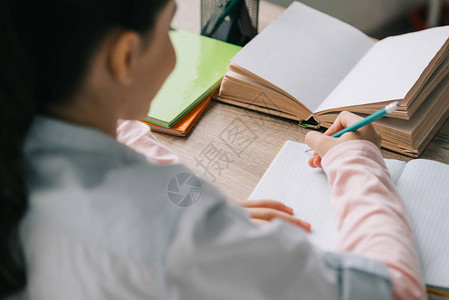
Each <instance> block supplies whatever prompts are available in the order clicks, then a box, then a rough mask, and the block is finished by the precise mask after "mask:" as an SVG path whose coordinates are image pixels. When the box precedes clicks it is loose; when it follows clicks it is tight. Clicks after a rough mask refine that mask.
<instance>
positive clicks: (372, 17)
mask: <svg viewBox="0 0 449 300" xmlns="http://www.w3.org/2000/svg"><path fill="white" fill-rule="evenodd" d="M200 2H201V0H177V4H178V11H177V13H176V16H175V19H174V22H173V26H174V27H177V24H179V23H180V20H184V22H183V23H184V24H186V23H187V24H189V27H188V28H186V26H183V27H184V29H185V30H188V31H191V32H194V33H199V32H200ZM292 2H293V0H260V6H259V32H260V31H261V30H262V29H263V28H265V27H266V26H267V25H268V24H269V23H270V22H271V21H272V20H274V19H275V18H276V17H277V16H279V15H280V14H281V13H282V12H283V10H284V8H285V7H287V6H288V5H290V3H292ZM300 2H302V3H304V4H306V5H309V6H311V7H313V8H315V9H318V10H320V11H322V12H325V13H327V14H329V15H331V16H334V17H336V18H338V19H340V20H342V21H344V22H347V23H349V24H351V25H353V26H355V27H356V28H358V29H360V30H362V31H363V32H364V33H366V34H368V35H370V36H372V37H375V38H378V39H382V38H384V37H387V36H390V35H396V34H402V33H406V32H411V31H415V30H419V29H424V28H425V27H426V26H428V25H429V23H430V25H432V26H435V25H443V24H445V25H449V0H301V1H300ZM187 21H188V22H187Z"/></svg>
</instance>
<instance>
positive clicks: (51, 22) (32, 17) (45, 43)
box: [0, 0, 168, 299]
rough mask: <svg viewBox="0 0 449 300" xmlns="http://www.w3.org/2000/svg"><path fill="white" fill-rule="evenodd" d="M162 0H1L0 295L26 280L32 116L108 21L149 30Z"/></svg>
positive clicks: (81, 68) (63, 88)
mask: <svg viewBox="0 0 449 300" xmlns="http://www.w3.org/2000/svg"><path fill="white" fill-rule="evenodd" d="M167 2H168V0H109V1H98V0H0V299H3V298H6V297H7V296H9V295H12V294H14V293H16V292H18V291H20V290H21V289H23V288H24V287H25V285H26V271H25V262H24V258H23V254H22V251H21V247H20V243H19V237H18V227H19V223H20V221H21V219H22V217H23V215H24V214H25V212H26V209H27V192H26V189H25V183H24V180H23V174H22V172H23V171H22V147H23V144H24V140H25V138H26V135H27V132H28V129H29V127H30V125H31V123H32V120H33V117H34V115H35V113H37V112H43V111H45V109H46V107H48V106H49V105H52V104H57V103H63V102H64V101H68V100H69V99H70V96H71V95H73V93H74V92H76V91H77V89H78V88H79V87H80V85H81V83H82V80H83V77H84V75H85V73H86V71H87V67H88V63H89V59H90V57H91V56H92V55H93V52H94V51H95V49H96V48H97V47H98V46H99V45H100V44H101V42H102V41H103V40H104V38H105V37H106V35H107V34H108V33H109V32H110V31H111V30H112V29H114V28H123V29H125V30H133V31H136V32H138V33H140V34H144V33H147V32H149V31H150V30H151V29H152V28H153V27H154V25H155V22H156V17H157V15H158V12H159V11H160V10H161V9H162V8H163V7H164V6H165V5H166V3H167Z"/></svg>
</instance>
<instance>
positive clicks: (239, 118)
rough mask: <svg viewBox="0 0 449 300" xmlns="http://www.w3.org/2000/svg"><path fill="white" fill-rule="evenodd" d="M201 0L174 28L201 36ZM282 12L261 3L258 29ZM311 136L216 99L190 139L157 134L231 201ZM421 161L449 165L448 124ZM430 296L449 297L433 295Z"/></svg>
mask: <svg viewBox="0 0 449 300" xmlns="http://www.w3.org/2000/svg"><path fill="white" fill-rule="evenodd" d="M199 2H200V1H199V0H189V1H178V12H177V13H176V16H175V19H174V22H173V26H174V27H177V28H182V29H185V30H188V31H191V32H195V33H198V32H199V31H200V25H199V20H200V16H199V10H200V3H199ZM283 10H284V9H283V8H281V7H279V6H276V5H274V4H271V3H268V2H264V1H262V2H261V6H260V17H259V18H260V22H259V27H260V28H264V27H265V26H266V25H267V24H269V23H270V22H271V21H272V20H273V19H274V18H276V17H277V16H278V15H280V14H281V13H282V12H283ZM448 100H449V99H448ZM307 132H308V130H307V129H304V128H301V127H299V126H298V125H297V124H296V123H295V122H292V121H288V120H285V119H280V118H276V117H272V116H268V115H265V114H261V113H257V112H254V111H248V110H244V109H242V108H238V107H234V106H231V105H226V104H223V103H219V102H215V101H213V102H212V103H211V104H210V106H209V107H208V108H207V110H206V111H205V113H204V115H203V116H202V117H201V119H200V120H199V122H198V123H197V124H196V125H195V127H194V128H192V131H191V132H190V134H189V135H188V136H187V137H175V136H169V135H165V134H158V133H155V135H157V138H158V139H159V140H160V141H161V142H162V143H163V144H165V145H166V146H168V147H169V148H170V149H172V150H173V151H174V152H175V153H176V154H178V155H179V157H180V158H181V159H182V161H183V162H184V163H185V164H186V165H187V166H188V167H189V168H191V169H192V170H194V171H195V172H197V173H198V174H202V175H203V177H205V178H207V179H209V180H210V181H212V182H214V183H215V184H216V185H217V186H218V187H219V188H221V189H222V190H223V192H225V193H226V194H227V195H228V196H229V197H230V198H234V199H247V198H248V196H249V195H250V193H251V191H252V190H253V189H254V187H255V186H256V184H257V182H258V181H259V179H260V178H261V177H262V175H263V174H264V172H265V170H266V169H267V167H268V165H269V164H270V163H271V161H272V159H273V158H274V156H275V155H276V153H277V152H278V151H279V149H280V148H281V146H282V144H283V143H284V142H285V141H286V140H295V141H298V142H304V136H305V134H306V133H307ZM382 154H383V156H384V157H385V158H395V159H401V160H410V158H409V157H406V156H402V155H400V154H397V153H394V152H390V151H387V150H383V151H382ZM421 158H427V159H433V160H437V161H441V162H445V163H449V121H446V122H445V124H444V125H443V127H442V128H441V129H440V131H439V132H438V134H437V135H436V136H435V138H434V139H433V140H432V142H431V143H430V144H429V146H428V147H427V149H426V150H425V151H424V152H423V154H422V155H421ZM448 251H449V250H448ZM429 297H430V299H434V300H437V299H449V297H440V296H436V295H430V294H429Z"/></svg>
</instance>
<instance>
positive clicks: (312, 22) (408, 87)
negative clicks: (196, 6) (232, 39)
mask: <svg viewBox="0 0 449 300" xmlns="http://www.w3.org/2000/svg"><path fill="white" fill-rule="evenodd" d="M448 73H449V26H444V27H436V28H432V29H428V30H423V31H420V32H415V33H409V34H404V35H399V36H393V37H388V38H386V39H384V40H381V41H378V42H375V41H373V40H372V39H371V38H369V37H368V36H366V35H365V34H363V33H362V32H360V31H359V30H357V29H356V28H354V27H352V26H350V25H348V24H346V23H344V22H341V21H339V20H337V19H335V18H333V17H331V16H328V15H326V14H324V13H321V12H319V11H317V10H314V9H312V8H310V7H308V6H305V5H304V4H301V3H299V2H294V3H292V4H291V5H290V7H289V8H288V9H287V10H286V11H285V12H284V14H282V15H281V16H280V17H278V18H277V19H276V20H275V21H273V22H272V23H271V24H270V25H269V26H268V27H267V28H266V29H265V30H263V31H262V32H261V33H260V34H259V35H258V36H256V37H255V38H254V39H253V40H252V41H251V42H250V43H248V44H247V45H246V46H245V47H244V48H243V49H242V50H241V51H240V52H239V53H237V55H236V56H234V58H233V59H232V60H231V64H230V65H229V66H228V72H227V73H226V74H225V76H224V79H223V82H222V86H221V88H220V93H219V96H218V97H217V99H218V100H221V101H223V102H227V103H230V104H234V105H239V106H243V107H246V108H250V109H254V110H258V111H262V112H265V113H269V114H274V115H277V116H280V117H285V118H289V119H293V120H298V121H300V122H301V124H302V125H305V126H308V127H318V126H319V125H322V126H324V127H328V126H329V125H330V124H331V123H332V122H333V120H335V118H336V116H337V115H338V112H340V111H342V110H349V111H352V112H356V113H361V114H370V113H373V112H375V111H377V110H379V109H381V108H382V107H384V106H385V105H386V104H388V103H390V102H392V101H397V100H399V101H400V108H399V109H398V111H396V112H395V113H393V114H391V115H389V117H390V118H396V119H400V120H411V119H413V118H414V116H415V114H418V113H419V110H420V108H421V106H422V105H423V103H426V102H427V101H428V100H429V98H432V99H434V101H433V102H434V103H433V104H432V105H433V106H437V107H438V109H437V110H438V112H441V113H443V115H441V116H438V117H439V118H438V119H437V118H436V117H435V116H434V115H431V114H430V113H429V112H428V113H427V114H425V116H424V117H423V113H421V114H420V116H421V117H420V118H419V120H418V118H417V117H415V118H414V124H418V123H422V122H424V121H423V118H430V119H431V120H432V121H431V122H430V123H431V124H430V125H433V124H435V123H437V122H438V121H439V120H440V119H442V118H445V117H447V112H448V111H449V102H448V101H443V100H441V98H442V97H444V93H445V92H447V87H448V85H449V84H448V82H447V81H448V80H447V78H448V77H449V76H448ZM437 87H440V89H439V91H438V94H437V95H435V94H434V92H435V89H436V88H437ZM435 102H437V103H435ZM428 123H429V122H428ZM390 125H392V124H388V125H384V126H383V128H382V130H381V131H383V133H384V134H382V132H381V134H382V135H383V136H384V137H385V140H386V141H387V143H385V144H384V145H383V146H384V147H386V148H389V149H392V150H395V151H398V152H401V153H403V154H407V155H410V156H418V155H419V154H420V153H421V152H422V150H423V148H424V147H425V145H424V144H423V143H424V142H423V141H424V140H425V138H426V137H427V136H428V135H429V134H430V133H431V132H433V131H435V129H434V128H430V127H429V124H428V125H427V127H426V128H425V130H421V131H420V132H419V135H420V136H418V137H416V136H412V135H413V134H412V133H410V131H414V130H415V127H413V125H410V123H408V122H402V123H400V125H398V126H400V127H407V131H404V130H403V129H397V127H396V123H395V125H392V126H393V127H389V126H390ZM392 130H393V131H394V134H395V137H391V136H389V135H390V132H391V131H392ZM417 131H418V130H417ZM385 134H386V135H385ZM418 140H419V142H417V141H418Z"/></svg>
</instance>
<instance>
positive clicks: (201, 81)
mask: <svg viewBox="0 0 449 300" xmlns="http://www.w3.org/2000/svg"><path fill="white" fill-rule="evenodd" d="M170 38H171V40H172V42H173V45H174V47H175V51H176V56H177V63H176V67H175V69H174V71H173V73H172V74H171V75H170V76H169V77H168V79H167V81H166V82H165V84H164V85H163V86H162V88H161V90H160V91H159V93H158V94H157V95H156V97H155V99H154V100H153V102H152V104H151V108H150V112H149V113H148V117H147V118H145V120H146V121H148V122H150V123H154V124H157V125H160V126H163V127H166V128H170V127H171V126H173V125H174V124H175V123H176V122H177V121H178V120H179V119H181V118H182V117H183V116H184V115H185V114H186V113H188V112H189V111H190V110H191V109H192V108H194V107H195V106H196V105H197V104H198V103H200V102H201V101H202V100H203V99H204V98H205V97H207V96H208V95H209V94H210V93H211V92H212V91H214V90H215V89H216V88H217V87H218V86H219V85H220V83H221V78H222V77H223V75H224V74H225V73H226V67H227V65H228V64H229V62H230V59H231V58H232V57H233V56H234V55H235V54H236V53H237V52H238V51H239V50H240V49H241V47H240V46H235V45H232V44H228V43H225V42H222V41H218V40H215V39H211V38H208V37H205V36H201V35H198V34H193V33H189V32H186V31H182V30H179V29H173V30H171V31H170Z"/></svg>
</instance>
